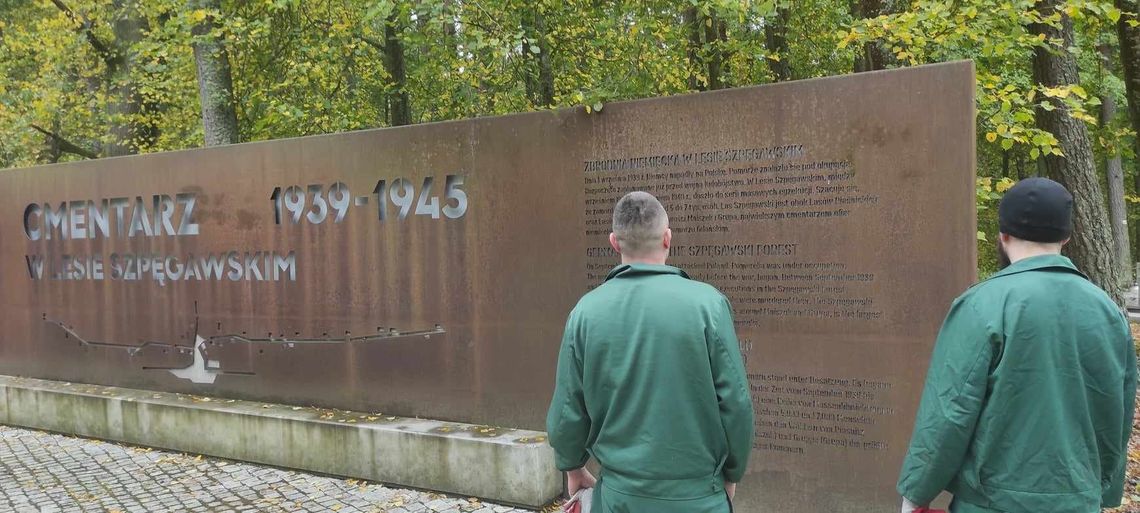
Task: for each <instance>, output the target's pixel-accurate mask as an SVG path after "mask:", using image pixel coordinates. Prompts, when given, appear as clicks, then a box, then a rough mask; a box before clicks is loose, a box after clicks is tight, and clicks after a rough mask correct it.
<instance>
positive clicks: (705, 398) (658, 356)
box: [546, 192, 753, 513]
mask: <svg viewBox="0 0 1140 513" xmlns="http://www.w3.org/2000/svg"><path fill="white" fill-rule="evenodd" d="M671 240H672V232H671V231H670V230H669V219H668V217H667V215H666V213H665V209H664V208H663V207H662V206H661V203H660V202H658V201H657V199H656V198H654V197H653V196H652V195H650V194H648V193H644V192H634V193H630V194H628V195H626V196H625V197H624V198H622V199H621V200H620V201H619V202H618V204H617V207H616V208H615V209H614V218H613V233H612V234H610V245H611V246H613V248H614V250H615V251H617V252H618V253H620V254H621V261H622V264H621V265H620V266H618V267H616V268H615V269H614V270H613V271H611V272H610V274H609V277H608V278H606V281H605V283H603V284H602V285H600V286H599V287H598V288H596V289H594V290H593V291H591V292H590V293H588V294H586V295H585V296H584V297H583V298H582V299H581V301H579V302H578V306H577V307H575V308H574V310H573V311H572V312H571V313H570V318H569V320H568V321H567V323H566V331H565V334H564V335H563V337H562V349H561V351H560V353H559V356H558V376H557V380H556V384H555V389H554V398H553V400H552V401H551V404H550V412H549V414H548V416H547V420H546V426H547V431H548V432H549V435H550V445H551V446H552V447H553V448H554V451H555V462H556V464H557V466H558V468H559V470H562V471H565V472H567V484H568V487H569V491H570V493H571V494H574V493H576V492H577V491H578V490H579V489H582V488H590V487H593V488H594V493H593V500H594V503H593V508H594V511H597V512H600V513H611V512H612V513H722V512H729V511H731V508H732V507H731V502H730V501H731V498H732V496H733V494H734V493H735V488H736V485H735V483H738V482H739V481H740V479H741V478H742V477H744V471H745V467H746V466H747V464H748V455H749V453H750V451H751V449H752V421H753V413H752V399H751V396H750V394H749V386H748V381H747V379H746V376H745V372H744V364H743V362H742V359H741V356H740V347H739V343H738V342H737V340H736V332H735V330H734V328H733V321H732V311H731V309H730V308H729V304H728V300H727V299H725V297H724V296H723V295H721V294H720V292H718V291H717V290H716V289H715V288H713V287H711V286H709V285H706V284H704V283H700V282H697V281H694V280H690V279H689V277H688V275H686V274H685V273H684V271H681V270H680V269H677V268H675V267H670V266H667V265H665V259H666V257H667V256H668V255H669V245H670V242H671ZM591 455H593V457H594V458H595V459H596V460H597V462H598V463H599V464H600V466H601V469H602V472H601V475H600V479H599V480H598V481H597V482H596V483H595V480H594V477H593V476H591V475H590V473H589V472H588V471H587V470H585V468H584V465H585V464H586V462H587V460H589V458H590V456H591ZM595 485H596V486H595Z"/></svg>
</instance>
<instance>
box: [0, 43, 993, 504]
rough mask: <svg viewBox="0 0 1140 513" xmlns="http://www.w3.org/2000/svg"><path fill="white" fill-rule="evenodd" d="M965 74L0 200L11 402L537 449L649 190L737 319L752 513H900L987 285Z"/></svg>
mask: <svg viewBox="0 0 1140 513" xmlns="http://www.w3.org/2000/svg"><path fill="white" fill-rule="evenodd" d="M972 72H973V70H972V65H971V64H969V63H955V64H948V65H939V66H932V67H924V68H917V69H909V70H902V71H893V72H886V73H872V74H862V75H857V76H852V77H844V78H837V79H826V80H816V81H804V82H796V83H791V84H779V85H773V86H763V87H758V88H745V89H737V90H729V91H719V92H714V93H706V94H699V95H689V96H682V97H676V98H664V99H655V100H646V101H638V102H628V103H616V104H612V105H608V106H607V107H606V109H605V110H604V111H603V112H602V113H600V114H593V115H587V114H585V113H584V112H582V111H581V110H563V111H556V112H543V113H535V114H526V115H518V116H509V117H502V118H485V119H477V120H468V121H460V122H452V123H440V124H432V125H421V126H412V127H402V128H398V129H387V130H374V131H364V132H354V133H348V134H341V135H333V136H322V137H310V138H302V139H295V140H285V141H273V142H266V143H256V144H248V145H237V146H231V147H224V148H213V149H204V150H194V151H186V152H176V153H168V154H157V155H147V156H139V157H131V158H123V159H106V160H98V161H90V162H80V163H73V164H66V165H58V166H47V167H41V168H34V169H23V170H9V171H3V172H0V200H2V201H0V205H2V207H0V290H2V291H0V316H2V322H3V326H4V327H5V328H6V329H5V332H4V334H3V335H2V336H0V373H5V374H14V375H27V376H37V377H44V378H50V379H60V380H66V381H75V382H92V383H100V384H108V385H119V386H127V387H142V388H152V389H157V390H169V391H177V392H187V393H198V394H210V395H218V396H228V397H237V398H246V399H253V400H263V401H282V402H287V403H293V404H302V405H304V404H321V405H324V406H332V407H344V408H353V409H359V410H366V411H375V412H383V413H389V414H400V415H420V416H426V417H437V418H445V419H449V420H456V421H468V422H476V423H486V424H495V425H505V426H520V427H526V428H541V427H542V424H543V419H544V416H545V410H546V407H547V405H548V401H549V398H550V390H551V387H552V385H553V375H554V373H553V367H554V362H555V359H556V356H557V351H558V344H559V340H560V336H561V330H562V327H563V325H564V322H565V317H566V314H567V313H568V312H569V310H570V308H571V307H572V306H573V304H574V302H575V301H577V299H578V298H579V297H580V295H581V294H582V293H584V292H586V291H587V290H589V289H590V288H592V287H595V286H597V285H598V284H599V283H600V282H601V280H602V279H603V278H604V276H605V275H606V273H607V272H608V271H609V270H610V269H611V268H612V267H613V266H614V265H616V263H617V261H618V257H617V255H615V254H614V253H613V251H612V250H611V249H610V248H609V246H608V243H607V236H608V233H609V225H610V216H611V213H612V208H613V204H614V203H615V202H616V200H617V199H618V198H619V197H620V196H621V195H622V194H624V193H626V192H628V191H632V190H647V191H650V192H652V193H654V194H656V195H657V196H658V197H659V198H661V200H662V201H663V203H664V204H665V206H666V208H667V209H668V210H669V211H670V214H671V224H672V228H673V231H674V244H675V245H674V247H673V250H672V253H673V254H672V256H671V263H672V264H674V265H677V266H678V267H681V268H683V269H685V270H687V271H688V272H689V273H690V275H692V276H693V277H694V278H695V279H699V280H703V281H707V282H710V283H712V284H714V285H716V286H717V287H718V288H719V289H720V290H721V291H722V292H724V293H725V295H726V296H727V297H728V298H729V299H730V300H731V301H732V304H733V307H734V309H735V314H736V322H737V331H738V334H739V337H740V343H741V351H742V353H743V355H744V357H745V360H746V365H747V368H748V379H749V382H750V385H751V388H752V396H753V403H754V405H755V408H756V412H757V418H756V438H755V442H754V446H753V453H752V454H753V457H752V461H751V470H750V473H749V475H748V477H747V478H746V481H745V483H744V484H743V485H742V487H741V495H740V498H739V506H740V509H741V510H743V511H760V512H767V511H772V512H776V511H781V512H782V511H826V510H829V509H835V510H839V509H842V510H844V511H867V512H870V511H883V510H885V508H888V507H895V506H896V502H897V497H896V496H895V494H894V491H893V483H894V480H895V477H896V473H897V470H898V465H899V463H900V462H901V459H902V451H903V449H904V448H905V444H906V442H907V439H908V437H909V435H910V429H911V422H912V417H913V414H914V409H915V406H916V402H917V399H918V395H919V393H920V388H921V383H922V379H923V374H924V372H925V368H926V361H927V358H928V356H929V352H930V347H931V343H932V341H933V338H934V336H935V334H936V332H937V329H938V326H939V324H940V322H941V319H942V316H943V315H944V313H945V311H946V308H947V307H948V306H949V304H950V301H951V300H952V299H953V297H954V296H955V295H957V294H958V293H959V292H961V290H962V289H964V288H965V287H966V286H967V285H968V284H969V283H970V282H971V281H972V279H973V277H974V259H975V255H974V251H975V249H974V248H975V242H974V209H973V176H974V132H973V130H974V128H973V127H974V118H973V112H974V111H973V87H974V83H973V73H972Z"/></svg>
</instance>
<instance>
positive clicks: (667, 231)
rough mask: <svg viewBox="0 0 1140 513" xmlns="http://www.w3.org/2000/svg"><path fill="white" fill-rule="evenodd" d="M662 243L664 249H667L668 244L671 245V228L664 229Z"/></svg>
mask: <svg viewBox="0 0 1140 513" xmlns="http://www.w3.org/2000/svg"><path fill="white" fill-rule="evenodd" d="M662 243H663V244H664V245H665V249H669V246H672V245H673V230H672V229H671V228H666V229H665V240H664V241H663V242H662Z"/></svg>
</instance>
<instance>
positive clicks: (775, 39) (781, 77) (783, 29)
mask: <svg viewBox="0 0 1140 513" xmlns="http://www.w3.org/2000/svg"><path fill="white" fill-rule="evenodd" d="M781 5H783V4H781ZM789 12H790V11H789V10H788V7H787V6H784V7H777V8H776V13H775V15H774V16H772V17H771V18H769V19H767V20H764V21H765V23H764V43H765V46H766V47H767V49H768V59H767V61H768V69H770V70H772V76H773V77H774V78H775V80H776V82H785V81H788V80H791V79H792V68H791V66H790V65H789V64H788V16H789ZM773 56H774V57H776V58H778V59H779V60H776V59H773V58H772V57H773Z"/></svg>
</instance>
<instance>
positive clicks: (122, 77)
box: [105, 0, 158, 156]
mask: <svg viewBox="0 0 1140 513" xmlns="http://www.w3.org/2000/svg"><path fill="white" fill-rule="evenodd" d="M113 7H114V8H115V11H116V12H117V13H119V15H118V16H117V17H116V20H115V22H114V23H113V24H112V26H111V31H112V32H113V33H114V34H115V41H114V42H113V43H112V47H113V48H114V50H113V58H112V60H113V65H111V66H108V68H107V72H108V75H109V78H110V80H109V83H110V84H111V91H112V96H113V99H112V100H111V104H110V105H109V107H108V112H109V113H110V115H111V130H110V132H111V143H110V144H108V145H107V146H106V148H105V152H106V154H107V156H119V155H133V154H135V153H138V152H139V149H140V148H147V147H149V146H151V145H153V144H154V143H155V142H156V141H157V140H158V128H157V127H156V126H155V125H154V124H153V123H152V122H151V121H149V120H148V118H147V115H148V114H151V113H153V112H154V111H156V110H157V106H156V105H153V104H149V103H146V102H144V100H143V98H142V96H141V95H139V93H138V90H137V88H136V87H135V84H134V78H133V77H132V76H131V72H132V70H133V68H134V61H135V52H134V50H133V47H134V45H135V44H136V43H138V42H139V41H141V40H142V34H143V31H144V30H145V29H146V26H147V23H146V20H145V19H144V18H143V17H142V15H141V13H139V12H138V11H137V10H136V4H134V3H133V2H129V1H128V0H115V1H114V2H113Z"/></svg>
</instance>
